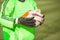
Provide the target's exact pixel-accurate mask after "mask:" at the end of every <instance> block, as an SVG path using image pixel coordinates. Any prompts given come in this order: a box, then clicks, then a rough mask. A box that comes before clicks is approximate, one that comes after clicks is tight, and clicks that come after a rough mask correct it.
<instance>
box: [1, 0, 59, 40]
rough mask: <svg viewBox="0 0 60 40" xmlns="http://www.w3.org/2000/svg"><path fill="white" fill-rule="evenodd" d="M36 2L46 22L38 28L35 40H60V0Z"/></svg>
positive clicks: (38, 0)
mask: <svg viewBox="0 0 60 40" xmlns="http://www.w3.org/2000/svg"><path fill="white" fill-rule="evenodd" d="M36 2H37V4H38V8H40V9H41V11H42V13H43V14H44V15H45V21H44V23H43V25H41V26H39V27H37V28H36V34H35V40H60V5H59V4H60V0H36ZM0 3H1V2H0ZM0 5H1V4H0ZM0 34H1V33H0ZM0 39H1V37H0Z"/></svg>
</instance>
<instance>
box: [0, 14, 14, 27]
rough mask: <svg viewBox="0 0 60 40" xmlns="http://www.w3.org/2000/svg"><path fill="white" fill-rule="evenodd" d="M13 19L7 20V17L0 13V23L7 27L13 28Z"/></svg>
mask: <svg viewBox="0 0 60 40" xmlns="http://www.w3.org/2000/svg"><path fill="white" fill-rule="evenodd" d="M13 20H14V19H12V20H11V21H10V19H9V20H8V18H4V17H1V15H0V24H1V25H3V26H6V27H8V28H13V24H14V21H13Z"/></svg>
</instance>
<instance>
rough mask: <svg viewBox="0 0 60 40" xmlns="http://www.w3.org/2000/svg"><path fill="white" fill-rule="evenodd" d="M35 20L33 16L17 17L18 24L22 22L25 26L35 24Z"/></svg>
mask: <svg viewBox="0 0 60 40" xmlns="http://www.w3.org/2000/svg"><path fill="white" fill-rule="evenodd" d="M35 22H36V21H35V20H34V17H31V18H19V19H18V22H17V23H18V24H24V25H26V26H35Z"/></svg>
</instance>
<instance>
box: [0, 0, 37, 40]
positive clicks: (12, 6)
mask: <svg viewBox="0 0 60 40" xmlns="http://www.w3.org/2000/svg"><path fill="white" fill-rule="evenodd" d="M36 9H37V6H36V3H35V1H34V0H25V1H24V2H20V1H19V0H4V2H3V4H2V9H1V13H0V24H1V25H2V28H3V37H4V40H34V34H35V28H33V27H32V28H31V27H28V26H25V25H23V24H17V25H15V24H14V21H13V19H15V18H19V17H21V16H22V15H23V14H24V13H25V12H26V11H29V10H36ZM3 23H4V24H3Z"/></svg>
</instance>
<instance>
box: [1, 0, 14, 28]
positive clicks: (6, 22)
mask: <svg viewBox="0 0 60 40" xmlns="http://www.w3.org/2000/svg"><path fill="white" fill-rule="evenodd" d="M7 1H8V0H7ZM10 1H12V0H10ZM13 3H14V2H13ZM8 4H10V3H9V1H8ZM5 6H6V0H5V1H4V2H3V4H2V8H1V11H0V24H1V25H3V26H6V27H8V28H13V24H14V19H13V18H11V17H7V16H6V15H9V14H10V12H11V11H12V10H13V8H14V4H13V6H12V5H10V6H9V5H8V6H9V8H8V6H7V8H8V9H9V10H8V9H7V8H6V7H5ZM5 9H6V10H5ZM4 11H5V12H6V15H4V13H5V12H4Z"/></svg>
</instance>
